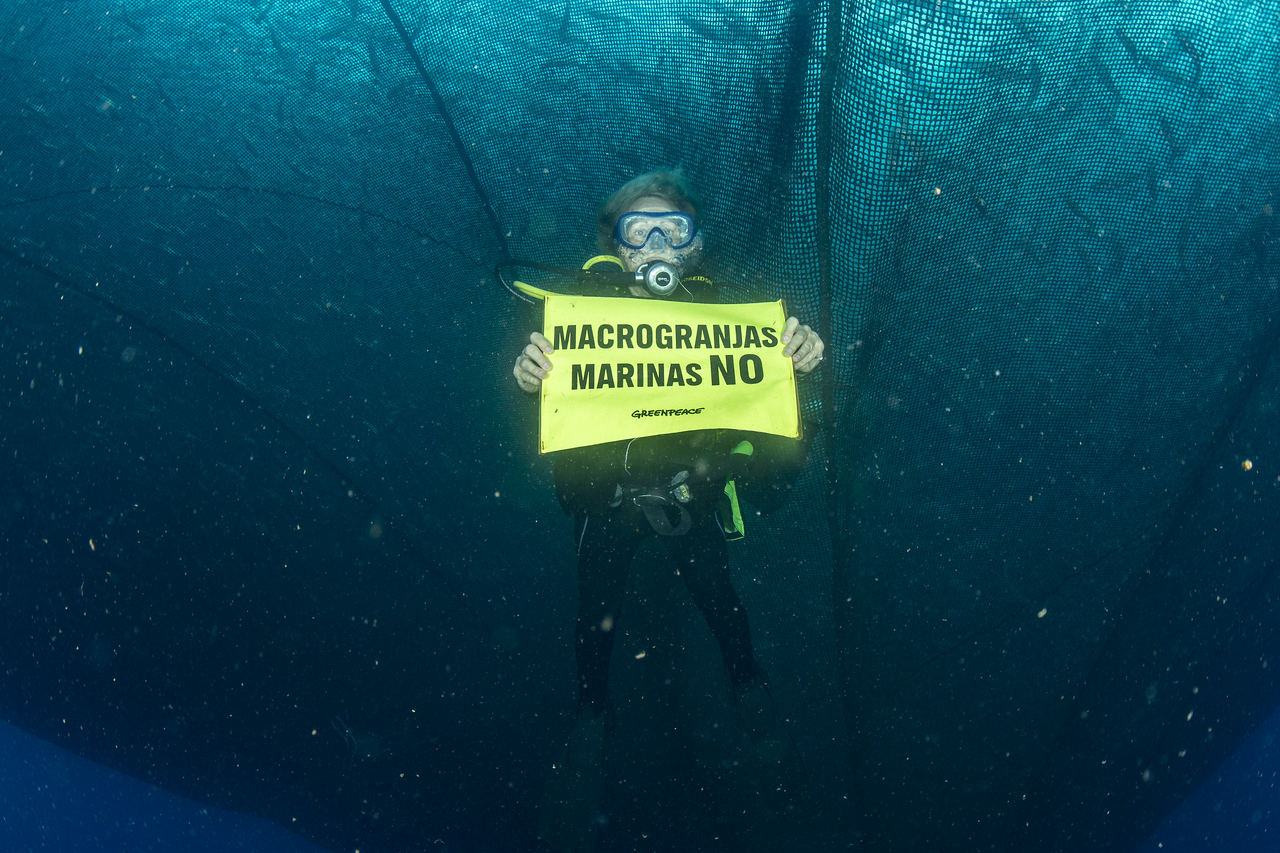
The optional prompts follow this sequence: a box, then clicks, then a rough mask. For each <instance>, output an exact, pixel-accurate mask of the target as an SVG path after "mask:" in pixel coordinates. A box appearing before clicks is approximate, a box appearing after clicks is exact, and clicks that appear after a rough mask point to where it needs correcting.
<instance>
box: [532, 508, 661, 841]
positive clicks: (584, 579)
mask: <svg viewBox="0 0 1280 853" xmlns="http://www.w3.org/2000/svg"><path fill="white" fill-rule="evenodd" d="M635 515H638V516H639V518H640V519H641V520H643V518H644V516H643V515H640V514H639V513H635ZM646 527H647V523H646ZM574 534H575V536H576V541H577V543H578V622H577V625H576V627H575V629H574V636H575V640H576V642H575V651H576V654H577V658H578V686H579V693H578V712H577V720H576V722H575V723H574V726H573V731H571V732H570V733H569V740H568V742H567V743H566V744H565V746H564V749H563V750H561V752H560V755H559V757H558V758H557V759H556V761H555V763H554V764H552V765H551V774H550V776H549V777H548V779H547V785H546V788H545V789H544V790H543V794H542V803H541V804H540V806H539V808H538V837H539V838H541V839H542V840H543V841H545V842H546V843H547V844H548V845H550V846H551V847H552V848H553V849H554V850H556V851H559V853H590V851H592V850H594V849H595V842H596V834H597V833H598V831H599V828H600V826H601V823H602V815H601V811H602V772H603V769H604V741H605V726H606V724H607V723H608V718H609V715H608V714H605V713H602V712H603V711H605V710H606V709H607V708H608V697H609V691H608V683H609V655H610V653H611V652H612V651H613V631H614V626H615V625H616V624H617V621H618V614H619V612H621V609H622V596H623V593H624V592H625V590H626V584H627V569H628V567H629V566H630V564H631V558H632V557H633V556H634V555H635V552H636V549H637V548H638V547H639V546H640V541H641V540H642V539H643V538H644V535H645V534H644V533H642V532H641V531H640V530H639V529H638V527H636V525H633V524H629V523H628V522H627V521H626V519H625V515H624V514H623V513H621V512H618V511H605V512H598V513H587V514H583V515H580V516H579V517H578V519H577V523H576V524H575V525H574Z"/></svg>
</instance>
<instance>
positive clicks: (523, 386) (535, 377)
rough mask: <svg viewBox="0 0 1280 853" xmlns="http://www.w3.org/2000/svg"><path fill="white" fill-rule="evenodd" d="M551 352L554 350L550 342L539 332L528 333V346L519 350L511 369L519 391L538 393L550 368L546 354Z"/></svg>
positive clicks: (549, 360) (549, 361)
mask: <svg viewBox="0 0 1280 853" xmlns="http://www.w3.org/2000/svg"><path fill="white" fill-rule="evenodd" d="M553 352H555V350H553V349H552V348H551V342H550V341H548V340H547V339H546V338H544V337H543V336H542V333H541V332H534V333H533V334H531V335H529V344H528V346H526V347H525V348H524V349H523V350H521V351H520V355H519V356H518V357H517V358H516V366H515V367H514V368H512V370H511V372H512V373H514V374H515V377H516V384H517V385H519V386H520V390H521V391H523V392H524V393H526V394H536V393H538V389H539V388H541V387H542V380H544V379H546V378H547V371H548V370H550V369H551V359H549V358H547V356H548V355H550V354H551V353H553Z"/></svg>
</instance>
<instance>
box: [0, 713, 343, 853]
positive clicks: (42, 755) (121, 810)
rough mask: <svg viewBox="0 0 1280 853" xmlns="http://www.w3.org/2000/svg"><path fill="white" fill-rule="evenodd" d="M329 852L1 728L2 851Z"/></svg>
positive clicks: (4, 726) (255, 820) (10, 728)
mask: <svg viewBox="0 0 1280 853" xmlns="http://www.w3.org/2000/svg"><path fill="white" fill-rule="evenodd" d="M321 849H322V848H320V847H317V846H315V845H314V844H312V843H310V842H308V841H306V840H304V839H302V838H301V837H299V836H297V835H294V834H293V833H291V832H289V831H287V830H285V829H282V828H280V827H279V826H276V825H275V824H273V823H270V822H269V821H265V820H261V819H259V818H255V817H248V816H246V815H241V814H236V813H235V812H229V811H224V810H222V809H216V808H213V807H212V806H204V805H201V804H200V803H197V802H195V801H193V800H188V799H186V798H184V797H179V796H177V795H175V794H170V793H168V792H166V791H162V790H160V789H159V788H157V787H155V786H154V785H148V784H147V783H145V782H139V781H138V780H137V779H133V778H130V777H129V776H125V775H124V774H123V773H117V772H116V771H114V770H111V769H108V768H107V767H104V766H102V765H100V764H95V763H94V762H92V761H88V760H86V759H84V758H81V757H79V756H77V755H73V754H72V753H70V752H67V751H66V750H65V749H60V748H59V747H56V746H54V745H53V744H50V743H47V742H45V741H42V740H40V739H38V738H35V737H32V736H31V735H29V734H27V733H26V732H23V731H21V730H20V729H16V728H14V727H13V726H11V725H9V724H8V723H5V722H0V850H4V851H7V853H20V851H28V850H31V851H35V850H51V851H62V853H98V851H130V853H136V851H168V850H173V851H179V850H181V851H187V853H203V851H226V850H235V851H245V853H252V851H263V853H267V852H268V851H271V853H316V851H320V850H321Z"/></svg>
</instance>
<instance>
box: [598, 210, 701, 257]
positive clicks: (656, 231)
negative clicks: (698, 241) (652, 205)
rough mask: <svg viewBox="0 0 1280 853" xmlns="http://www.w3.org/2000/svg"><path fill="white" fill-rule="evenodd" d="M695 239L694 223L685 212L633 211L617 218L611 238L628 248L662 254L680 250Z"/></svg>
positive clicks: (695, 225)
mask: <svg viewBox="0 0 1280 853" xmlns="http://www.w3.org/2000/svg"><path fill="white" fill-rule="evenodd" d="M697 236H698V226H697V223H695V222H694V221H693V217H692V216H690V215H689V214H687V213H680V212H679V211H668V212H666V213H645V212H643V211H638V210H634V211H632V212H630V213H624V214H622V215H621V216H619V217H618V225H617V227H616V228H614V230H613V237H614V239H615V240H617V241H618V242H619V243H620V244H621V245H623V246H626V247H627V248H628V249H646V250H648V251H651V252H661V251H663V250H665V249H683V248H685V247H686V246H688V245H689V244H690V243H692V242H693V239H694V238H695V237H697Z"/></svg>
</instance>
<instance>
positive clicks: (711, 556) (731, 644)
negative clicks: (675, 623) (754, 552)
mask: <svg viewBox="0 0 1280 853" xmlns="http://www.w3.org/2000/svg"><path fill="white" fill-rule="evenodd" d="M666 542H667V551H668V553H670V554H671V558H672V559H673V560H674V561H675V563H676V569H677V570H678V571H679V572H680V577H681V578H683V579H684V584H685V586H686V587H688V589H689V594H690V595H692V596H693V602H694V604H696V605H698V609H699V610H700V611H702V616H703V618H705V619H706V620H707V626H708V627H709V628H711V633H712V634H713V635H714V636H715V638H716V641H717V642H718V643H719V644H720V654H722V655H723V656H724V664H725V668H726V669H727V670H728V671H729V680H730V681H731V682H733V686H734V687H737V686H738V685H740V684H743V683H745V682H747V681H750V680H751V679H752V678H754V677H755V676H756V675H757V674H758V673H759V672H760V666H759V665H758V664H757V663H756V659H755V654H754V653H753V651H752V649H751V626H750V624H749V623H748V621H747V611H746V608H744V607H743V606H742V601H741V599H739V598H738V593H737V592H736V591H735V590H734V588H733V584H732V583H731V582H730V581H729V547H728V544H727V543H726V542H725V540H724V531H722V530H721V529H720V525H719V523H718V522H717V520H716V517H715V515H714V514H709V515H707V516H705V517H704V518H702V519H700V520H699V521H698V522H696V523H695V524H694V526H693V528H692V529H691V530H690V531H689V532H688V533H686V534H685V535H684V536H678V537H677V536H673V537H670V538H667V539H666Z"/></svg>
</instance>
